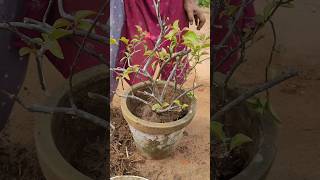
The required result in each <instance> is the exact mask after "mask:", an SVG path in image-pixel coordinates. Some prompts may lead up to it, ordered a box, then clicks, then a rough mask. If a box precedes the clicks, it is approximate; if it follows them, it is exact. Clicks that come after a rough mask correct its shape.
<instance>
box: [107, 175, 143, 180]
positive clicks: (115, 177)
mask: <svg viewBox="0 0 320 180" xmlns="http://www.w3.org/2000/svg"><path fill="white" fill-rule="evenodd" d="M117 178H138V179H140V180H148V179H147V178H144V177H140V176H114V177H111V178H110V180H117Z"/></svg>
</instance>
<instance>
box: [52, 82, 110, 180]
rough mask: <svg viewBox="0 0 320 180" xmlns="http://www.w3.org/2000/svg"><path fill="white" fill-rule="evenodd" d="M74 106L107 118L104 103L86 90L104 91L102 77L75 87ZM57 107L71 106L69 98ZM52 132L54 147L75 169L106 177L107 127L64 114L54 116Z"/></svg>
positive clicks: (102, 92) (87, 173)
mask: <svg viewBox="0 0 320 180" xmlns="http://www.w3.org/2000/svg"><path fill="white" fill-rule="evenodd" d="M74 92H75V93H74V95H73V96H74V101H75V104H76V105H77V107H78V108H79V109H81V110H84V111H86V112H90V113H92V114H94V115H96V116H99V117H101V118H102V119H107V114H108V112H107V103H105V102H102V101H100V100H96V99H91V98H89V97H88V92H92V93H98V94H105V92H107V89H106V86H105V80H103V79H102V80H101V81H93V82H90V83H89V84H86V85H84V87H75V89H74ZM59 104H60V105H59V106H70V103H69V98H68V97H64V98H62V99H61V101H60V103H59ZM53 119H54V120H53V121H52V132H53V136H54V139H55V143H56V146H57V148H58V149H59V151H60V153H61V154H62V155H63V157H64V158H65V159H66V160H67V161H68V162H69V163H70V164H71V165H72V166H73V167H75V168H76V169H77V170H79V171H80V172H81V173H83V174H85V175H86V176H88V177H90V178H92V179H94V180H105V179H106V168H105V166H106V164H105V161H106V156H107V153H106V152H108V150H107V149H106V143H109V142H107V138H106V130H105V129H104V128H102V127H99V126H97V125H95V124H93V123H91V122H89V121H87V120H85V119H81V118H78V117H76V116H70V115H65V114H56V115H54V118H53Z"/></svg>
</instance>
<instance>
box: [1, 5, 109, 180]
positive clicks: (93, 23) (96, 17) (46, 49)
mask: <svg viewBox="0 0 320 180" xmlns="http://www.w3.org/2000/svg"><path fill="white" fill-rule="evenodd" d="M35 3H39V2H35ZM70 3H71V1H68V2H67V1H63V0H58V1H56V2H54V1H53V0H49V1H48V2H47V4H46V8H45V10H44V11H45V12H43V14H44V15H43V17H41V20H39V19H35V18H30V17H25V18H24V19H23V21H21V22H20V21H13V22H11V21H10V22H1V23H0V29H1V30H2V29H4V30H8V31H11V32H13V33H15V35H17V37H19V38H20V39H21V40H22V41H23V46H22V47H21V48H20V50H19V54H20V56H23V57H28V58H29V60H31V61H33V60H34V61H35V62H36V64H37V70H38V74H39V82H40V84H41V87H42V89H43V90H44V91H46V90H47V88H46V87H47V85H46V81H45V76H44V73H43V72H44V68H43V66H42V64H43V61H46V60H48V59H51V60H52V61H53V63H60V62H66V61H68V62H69V61H70V60H73V61H72V63H71V67H70V76H69V77H68V79H67V80H68V81H66V82H65V83H64V84H63V86H62V87H57V90H56V92H55V93H52V94H51V95H50V96H48V98H47V100H46V101H45V102H43V103H42V104H41V105H39V104H32V105H30V104H27V103H25V102H23V100H22V99H20V98H19V97H18V96H15V95H13V92H11V91H10V92H8V91H6V90H3V89H1V90H0V93H1V94H3V95H5V96H7V97H9V98H11V99H12V100H15V102H17V103H18V104H20V105H21V106H22V107H23V108H25V109H26V110H28V111H30V112H37V113H39V114H37V115H36V122H35V133H34V136H35V145H36V149H37V155H38V160H39V162H40V166H41V169H42V171H43V175H44V176H45V178H46V179H48V180H51V179H52V180H72V179H74V180H82V179H83V180H90V179H106V178H107V175H108V173H107V172H106V168H105V163H106V162H104V159H106V153H105V141H106V136H105V133H106V131H107V132H108V131H109V125H108V123H107V114H108V112H107V110H108V103H109V102H108V98H106V97H104V96H103V95H100V94H107V92H108V89H107V84H106V82H108V79H109V76H108V74H109V73H108V69H109V67H108V66H107V64H106V57H105V54H101V52H104V53H106V51H103V48H101V47H105V48H106V49H107V48H108V46H106V44H108V42H109V38H108V35H107V34H108V32H109V31H108V26H107V23H106V22H104V20H101V18H103V16H104V15H103V14H104V12H105V11H106V8H108V3H109V2H108V1H103V2H101V4H99V8H98V9H97V11H92V10H76V11H74V12H73V13H71V12H67V11H66V9H65V6H64V5H70ZM81 3H83V2H81ZM81 3H79V4H81ZM79 4H78V5H79ZM37 5H39V4H37ZM41 5H43V4H41ZM97 6H98V5H97ZM50 12H57V13H58V14H59V16H60V18H57V19H54V20H53V22H51V20H52V19H51V17H49V16H50ZM104 18H105V17H104ZM49 19H50V21H49ZM30 31H32V32H31V33H30ZM86 42H90V45H89V46H88V44H89V43H88V44H86ZM70 44H71V45H72V46H71V45H70ZM75 49H76V51H74V50H75ZM70 52H72V53H71V54H70ZM65 58H68V59H65ZM91 58H92V59H94V61H95V62H98V63H95V62H93V61H91V60H92V59H91ZM83 60H87V61H88V60H89V61H90V62H89V64H90V66H92V65H94V64H99V62H100V64H101V65H98V66H95V67H92V68H88V69H86V70H85V71H81V72H79V66H81V65H79V64H81V63H83ZM91 63H93V64H91ZM81 69H82V70H83V67H80V70H81ZM74 137H78V138H74ZM88 142H89V143H88ZM92 147H96V148H94V149H92ZM81 153H83V154H81ZM88 153H92V155H90V158H91V159H90V158H87V159H85V158H86V155H88ZM89 161H91V163H88V162H89ZM86 165H90V166H86Z"/></svg>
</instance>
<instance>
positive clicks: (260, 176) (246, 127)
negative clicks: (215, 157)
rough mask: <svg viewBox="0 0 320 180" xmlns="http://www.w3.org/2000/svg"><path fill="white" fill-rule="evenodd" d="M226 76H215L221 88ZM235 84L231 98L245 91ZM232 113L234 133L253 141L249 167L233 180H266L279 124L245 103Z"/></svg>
mask: <svg viewBox="0 0 320 180" xmlns="http://www.w3.org/2000/svg"><path fill="white" fill-rule="evenodd" d="M224 78H225V76H224V75H222V74H220V73H217V74H215V81H216V85H218V86H221V85H222V82H223V79H224ZM239 87H240V86H239V85H237V84H236V83H235V82H231V85H230V89H228V90H229V91H230V92H231V93H232V94H231V96H233V97H236V96H237V95H239V94H241V92H243V91H244V90H245V89H243V88H239ZM231 111H236V113H235V114H237V115H238V116H235V117H233V118H231V119H233V120H232V121H231V122H228V124H230V126H231V128H232V129H233V130H234V133H237V132H241V133H244V134H246V135H248V136H249V137H251V138H252V139H253V141H254V142H253V143H252V144H251V145H250V146H248V147H247V151H248V154H249V158H248V162H247V166H246V167H245V168H244V169H243V170H242V171H241V172H240V173H239V174H237V175H236V176H234V177H233V178H231V180H264V179H266V177H267V175H268V172H269V170H270V168H271V166H272V163H273V161H274V159H275V156H276V146H275V141H276V136H277V130H278V127H277V124H276V123H275V121H274V120H273V119H272V118H271V117H268V115H263V116H261V115H258V114H257V113H256V112H255V111H254V110H252V109H250V108H249V106H248V105H247V104H246V103H245V102H244V103H242V104H240V105H239V106H237V107H235V108H234V109H233V110H231Z"/></svg>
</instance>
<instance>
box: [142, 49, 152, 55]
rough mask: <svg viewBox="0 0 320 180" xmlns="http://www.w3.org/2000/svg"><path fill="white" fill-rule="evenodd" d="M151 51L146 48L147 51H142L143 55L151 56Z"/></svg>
mask: <svg viewBox="0 0 320 180" xmlns="http://www.w3.org/2000/svg"><path fill="white" fill-rule="evenodd" d="M152 53H153V51H152V50H147V51H145V52H144V55H145V56H151V55H152Z"/></svg>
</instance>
